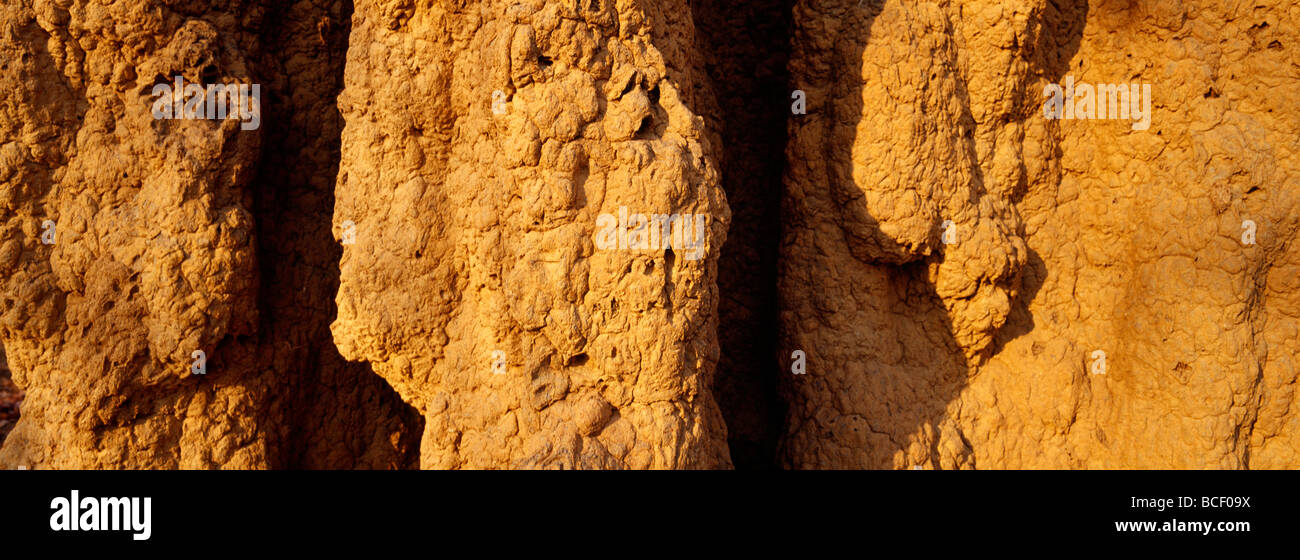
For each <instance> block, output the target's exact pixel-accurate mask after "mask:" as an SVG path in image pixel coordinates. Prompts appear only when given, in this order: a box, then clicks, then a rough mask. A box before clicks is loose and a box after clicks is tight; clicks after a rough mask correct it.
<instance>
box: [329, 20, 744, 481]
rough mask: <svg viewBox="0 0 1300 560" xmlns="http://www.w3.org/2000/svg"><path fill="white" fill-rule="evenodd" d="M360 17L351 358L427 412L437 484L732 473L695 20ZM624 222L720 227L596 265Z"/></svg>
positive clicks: (349, 280) (342, 290)
mask: <svg viewBox="0 0 1300 560" xmlns="http://www.w3.org/2000/svg"><path fill="white" fill-rule="evenodd" d="M356 10H357V12H356V17H355V19H354V26H353V29H352V39H351V44H352V47H351V49H350V50H349V54H348V64H347V72H346V76H345V82H346V83H345V87H344V91H343V93H342V95H341V96H340V97H339V108H340V110H341V111H342V113H343V117H344V119H345V121H346V122H347V126H346V127H345V128H344V131H343V159H342V163H341V166H340V170H339V179H338V186H337V188H336V196H337V204H336V206H335V209H334V217H335V223H336V224H338V225H340V226H342V225H343V224H345V223H347V222H351V224H354V225H355V231H354V234H355V239H354V243H352V244H350V245H346V246H345V250H344V254H343V261H342V263H341V270H342V273H341V277H342V279H341V283H340V286H339V293H338V306H339V316H338V319H337V320H336V321H335V323H334V325H333V330H334V340H335V342H336V343H337V344H338V347H339V349H340V350H341V351H342V353H343V355H344V356H346V357H347V358H349V359H353V360H365V361H367V362H370V363H371V364H373V365H374V367H375V372H376V373H378V374H379V375H380V376H382V377H383V378H384V379H385V380H387V381H388V382H389V383H391V384H392V385H393V387H394V388H396V390H397V391H398V393H400V394H401V395H402V398H403V399H404V400H406V401H407V402H409V403H411V404H412V406H414V407H416V408H417V409H419V410H420V412H421V413H422V414H423V415H424V417H425V428H424V434H423V437H422V438H421V447H420V465H421V466H422V467H425V468H453V467H473V468H487V467H512V468H538V467H577V468H624V467H627V468H696V467H698V468H716V467H725V466H729V465H730V464H731V463H730V459H729V456H728V451H727V446H726V432H725V427H724V425H723V420H722V417H721V415H720V413H719V410H718V407H717V405H716V404H715V401H714V400H713V398H712V396H711V390H712V378H713V370H714V367H715V364H716V363H717V360H718V344H717V339H716V334H715V333H716V329H717V324H716V317H717V312H716V308H717V288H716V275H717V259H718V255H719V253H720V248H721V247H722V244H723V241H724V239H725V235H726V231H727V224H728V222H729V213H728V207H727V204H726V200H725V195H724V194H723V191H722V188H721V187H720V186H719V176H718V168H717V163H716V155H715V149H716V145H717V142H718V140H717V139H716V137H713V138H711V137H710V135H709V134H707V131H708V129H707V127H706V126H705V120H704V118H703V117H702V116H701V115H700V112H699V111H701V108H702V107H708V106H709V104H710V103H711V102H712V101H711V94H710V92H709V91H708V88H707V87H706V84H707V77H706V75H705V73H704V72H703V70H702V64H701V57H700V55H699V53H698V52H697V51H696V49H695V41H694V37H693V35H692V34H693V29H694V26H693V25H692V23H691V18H690V9H689V6H688V5H687V3H686V2H684V1H675V2H674V1H668V2H612V1H610V0H593V1H589V2H588V1H584V2H542V1H540V0H537V1H531V2H527V1H525V2H514V1H509V2H507V1H487V2H474V3H467V4H461V3H432V4H420V5H410V4H404V3H399V2H371V1H362V2H358V3H357V5H356ZM494 109H495V110H494ZM624 207H626V208H627V211H628V212H630V213H633V214H635V213H644V214H651V213H654V214H674V213H676V214H692V215H696V214H700V215H703V216H705V217H706V222H705V227H706V228H707V231H706V232H704V233H705V235H703V236H702V239H701V241H702V246H701V248H700V249H699V250H698V251H699V252H698V253H695V254H692V253H691V252H690V251H683V250H681V249H673V250H663V249H662V248H656V249H654V250H646V251H634V250H604V249H600V248H598V247H597V246H596V245H595V244H594V241H593V240H595V239H596V237H597V235H598V231H597V221H598V217H599V215H600V214H609V215H614V216H617V215H619V213H620V209H621V208H624ZM342 233H345V232H341V234H342ZM340 239H342V236H341V237H340Z"/></svg>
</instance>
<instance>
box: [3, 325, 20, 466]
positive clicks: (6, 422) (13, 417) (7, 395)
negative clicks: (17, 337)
mask: <svg viewBox="0 0 1300 560" xmlns="http://www.w3.org/2000/svg"><path fill="white" fill-rule="evenodd" d="M22 402H23V390H22V389H19V388H18V386H17V385H15V384H14V381H13V378H12V377H11V376H10V374H9V362H8V360H6V359H5V351H4V347H0V445H4V442H5V436H8V435H9V432H10V431H11V430H13V429H14V424H17V423H18V415H19V411H18V409H19V406H20V405H21V404H22Z"/></svg>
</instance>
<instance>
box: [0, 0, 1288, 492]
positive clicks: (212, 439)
mask: <svg viewBox="0 0 1300 560" xmlns="http://www.w3.org/2000/svg"><path fill="white" fill-rule="evenodd" d="M1298 26H1300V10H1298V9H1297V8H1296V7H1295V6H1293V5H1292V3H1289V2H1284V1H1282V0H1258V1H1256V2H1250V3H1240V2H1237V3H1233V2H1215V1H1211V0H1182V1H1177V2H1156V1H1146V0H1142V1H1130V0H1091V1H1088V0H927V1H913V0H802V1H796V0H753V1H751V2H721V1H717V0H695V1H688V0H639V1H631V0H575V1H564V2H557V1H543V0H521V1H514V0H485V1H481V2H462V1H451V0H431V1H426V2H412V1H410V0H354V1H348V0H298V1H289V2H272V1H271V0H235V1H232V2H224V3H219V6H218V7H215V8H213V7H197V6H191V5H189V4H176V3H172V2H153V1H137V2H109V3H106V2H100V1H94V0H18V1H11V2H7V3H5V4H4V5H3V6H0V343H2V344H3V347H4V352H5V354H6V355H7V358H8V364H9V366H8V367H9V368H10V369H11V370H12V373H11V376H12V380H11V381H9V380H8V379H7V378H6V379H4V380H0V383H4V384H3V385H0V438H3V439H2V440H0V441H2V443H3V447H0V467H3V468H17V467H27V468H178V467H181V468H413V467H422V468H602V469H603V468H610V469H614V468H728V467H732V466H736V467H741V468H765V467H772V466H782V467H787V468H917V467H921V468H945V469H948V468H1297V467H1300V395H1297V393H1296V389H1295V388H1296V386H1297V378H1298V377H1300V370H1298V369H1297V368H1298V367H1300V365H1298V364H1300V341H1298V339H1300V248H1297V246H1296V244H1295V240H1296V239H1297V237H1298V236H1300V189H1298V188H1297V181H1298V180H1300V136H1297V133H1296V131H1297V130H1300V106H1297V104H1296V103H1295V102H1294V100H1293V99H1292V97H1291V94H1290V92H1291V90H1292V89H1294V88H1296V87H1297V86H1300V59H1297V54H1296V53H1297V52H1300V51H1297V50H1296V48H1297V45H1300V27H1298ZM178 80H179V83H181V84H194V85H196V86H199V87H206V86H215V85H218V84H243V85H246V86H251V85H256V86H258V88H259V89H257V90H254V91H257V92H260V93H258V94H257V102H258V105H257V110H256V112H255V117H256V118H255V119H253V120H251V121H250V120H249V119H246V118H243V117H242V116H241V117H239V118H229V119H216V118H191V117H192V116H193V115H186V114H185V113H184V111H183V110H178V111H177V113H176V114H175V115H170V116H167V117H159V115H158V109H159V103H158V94H157V91H159V88H162V89H164V90H165V89H167V88H168V87H172V86H173V85H174V84H176V83H178ZM1130 86H1132V87H1130ZM184 91H185V90H184V88H182V90H181V93H183V92H184ZM1053 92H1056V93H1057V94H1059V98H1055V97H1054V95H1055V94H1054V93H1053ZM243 99H244V100H245V101H247V100H249V99H251V98H249V97H244V98H243ZM1053 99H1056V101H1059V104H1057V105H1053V104H1052V100H1053ZM163 105H166V104H165V103H164V104H163ZM1053 107H1055V109H1053ZM1121 109H1123V110H1124V111H1123V112H1121ZM1058 110H1059V111H1058ZM1102 113H1105V116H1104V117H1102ZM250 115H251V114H250ZM254 121H255V122H254ZM19 399H23V400H22V403H21V409H20V407H19V405H18V404H17V401H18V400H19ZM19 412H21V416H19ZM15 419H17V422H16V423H14V420H15ZM9 430H12V431H11V432H10V433H9V434H8V436H7V437H5V436H4V433H5V432H6V431H9Z"/></svg>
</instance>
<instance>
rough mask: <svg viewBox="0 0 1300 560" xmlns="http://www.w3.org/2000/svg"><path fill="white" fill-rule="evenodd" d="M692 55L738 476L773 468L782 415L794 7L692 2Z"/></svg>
mask: <svg viewBox="0 0 1300 560" xmlns="http://www.w3.org/2000/svg"><path fill="white" fill-rule="evenodd" d="M691 6H692V12H693V16H694V19H695V26H696V40H697V42H698V46H699V49H698V50H699V52H701V53H702V54H703V56H705V58H706V68H707V70H708V74H709V77H710V79H711V82H712V85H713V91H714V96H715V97H716V99H717V106H718V111H717V114H714V115H709V125H710V126H711V127H712V128H713V129H714V130H717V131H719V132H720V133H721V139H722V146H721V157H722V185H723V189H724V190H725V191H726V193H727V203H728V205H730V207H731V228H730V230H729V231H728V234H727V242H726V245H725V246H724V247H723V249H722V256H721V258H720V260H719V262H718V292H719V302H718V344H719V346H720V350H721V352H720V354H721V357H720V358H719V362H718V369H717V373H716V374H715V377H714V395H715V397H716V398H717V400H718V404H719V406H720V407H721V409H722V415H723V418H724V419H725V420H726V423H727V443H728V445H729V446H730V449H731V459H732V462H733V463H734V464H735V466H736V468H738V469H770V468H775V467H776V464H777V463H776V446H777V440H778V439H779V437H780V435H781V431H782V426H781V424H782V422H783V419H784V416H785V411H784V407H783V405H782V404H781V401H780V400H779V399H778V397H777V379H778V378H777V376H778V375H780V373H781V371H783V370H782V367H783V366H782V362H781V360H780V359H779V358H780V357H779V356H777V355H775V354H774V353H773V352H774V349H775V348H777V325H778V316H777V297H778V294H777V253H778V250H779V244H780V239H781V229H780V227H781V226H780V224H781V221H780V207H781V195H782V192H784V187H783V181H782V176H783V173H784V167H785V140H786V120H787V119H788V118H789V116H790V103H791V101H790V89H789V81H790V80H789V72H788V70H787V68H786V62H787V61H788V58H789V38H790V33H791V30H792V27H791V18H792V10H793V7H794V1H793V0H754V1H751V2H726V1H721V0H703V1H699V2H692V3H691Z"/></svg>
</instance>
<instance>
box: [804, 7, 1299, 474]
mask: <svg viewBox="0 0 1300 560" xmlns="http://www.w3.org/2000/svg"><path fill="white" fill-rule="evenodd" d="M1178 4H1180V5H1178ZM1295 16H1296V13H1295V9H1294V7H1292V6H1290V5H1289V4H1288V3H1285V2H1257V3H1254V4H1253V5H1252V6H1251V7H1246V6H1245V5H1242V6H1239V7H1224V6H1222V5H1221V3H1218V2H1181V3H1160V2H1137V3H1133V2H1092V3H1091V5H1089V4H1088V3H1086V2H1083V1H1072V2H1047V1H1038V2H1030V1H1025V2H995V1H986V2H985V1H981V2H926V3H910V2H866V3H862V5H859V3H858V2H856V1H851V0H843V1H813V2H802V3H800V4H799V6H798V8H797V9H796V11H795V21H796V25H797V27H798V28H797V31H796V34H795V37H794V43H795V48H794V52H793V54H792V60H791V73H792V77H793V80H794V85H795V87H797V88H801V89H804V90H806V91H807V93H808V99H809V110H808V115H806V116H803V117H795V118H794V119H793V120H792V121H791V122H792V124H791V128H790V130H791V138H790V145H789V149H788V155H789V159H788V173H787V187H788V192H787V195H788V196H787V200H786V203H785V210H784V216H783V219H784V223H785V232H786V234H785V240H784V243H783V246H782V288H781V293H782V296H783V297H784V300H783V306H782V329H783V343H784V347H785V351H786V352H791V351H793V350H795V349H803V350H805V351H806V352H807V355H808V363H809V365H808V367H809V373H808V374H807V375H806V376H802V377H798V378H795V377H789V378H787V382H786V383H785V384H784V385H783V386H784V394H785V395H786V397H787V399H788V401H789V402H790V406H791V412H790V415H789V418H788V425H787V435H786V438H785V440H784V446H783V460H784V462H785V463H786V464H787V465H789V466H795V467H840V468H843V467H873V468H906V467H911V466H918V465H923V466H928V467H934V468H955V467H986V468H998V467H1012V468H1023V467H1031V468H1032V467H1037V468H1042V467H1051V468H1080V467H1111V468H1115V467H1150V468H1169V467H1177V468H1203V467H1216V468H1236V467H1260V468H1281V467H1295V466H1296V465H1297V464H1300V457H1298V456H1297V453H1298V450H1300V441H1297V439H1296V438H1298V437H1300V431H1298V430H1297V429H1296V428H1297V425H1296V422H1297V417H1296V413H1295V410H1294V408H1295V405H1296V404H1297V396H1296V393H1295V382H1296V378H1297V369H1296V367H1297V366H1296V358H1297V355H1298V354H1300V352H1298V351H1297V349H1298V346H1300V345H1298V344H1297V326H1298V324H1297V315H1298V313H1297V309H1298V308H1297V305H1296V303H1297V298H1298V297H1300V295H1298V293H1297V290H1296V287H1297V280H1296V279H1297V278H1300V251H1297V248H1296V247H1295V246H1294V244H1293V241H1294V240H1295V239H1296V234H1297V226H1298V225H1300V224H1298V218H1297V216H1298V215H1300V214H1298V213H1297V210H1300V209H1298V208H1297V197H1296V192H1297V190H1296V181H1297V179H1298V178H1300V175H1297V173H1298V172H1300V167H1298V165H1300V160H1297V152H1296V148H1297V136H1296V134H1295V131H1296V130H1297V125H1298V124H1300V122H1297V118H1298V117H1300V108H1297V106H1296V104H1295V103H1292V102H1290V101H1289V100H1288V97H1287V96H1286V95H1277V94H1276V93H1275V92H1276V91H1277V90H1275V89H1274V88H1276V87H1278V86H1280V85H1281V84H1287V85H1288V87H1289V86H1291V85H1295V84H1297V83H1300V75H1298V74H1300V66H1297V64H1296V58H1295V54H1294V53H1295V52H1296V51H1295V50H1294V45H1296V44H1297V42H1298V41H1300V36H1297V27H1296V17H1295ZM1283 45H1287V47H1285V48H1284V47H1283ZM1067 79H1073V80H1075V81H1078V82H1079V83H1097V84H1124V83H1139V84H1140V83H1146V84H1152V85H1153V90H1152V91H1153V93H1152V96H1153V98H1154V101H1153V103H1152V107H1153V111H1152V115H1151V122H1152V123H1153V124H1152V126H1151V127H1150V129H1149V130H1145V131H1138V130H1134V129H1133V128H1134V127H1133V126H1132V122H1131V121H1129V120H1049V119H1046V118H1045V117H1044V110H1043V108H1042V107H1043V103H1044V100H1045V97H1044V96H1043V92H1044V91H1045V88H1046V86H1047V84H1054V83H1065V82H1066V81H1067ZM1247 220H1249V221H1250V222H1253V224H1254V226H1253V227H1255V228H1257V239H1256V240H1255V241H1256V242H1255V243H1254V244H1248V243H1245V242H1243V235H1245V233H1246V230H1244V229H1243V224H1245V223H1246V221H1247ZM947 221H951V222H952V224H950V225H951V226H955V227H954V228H953V230H952V231H953V232H954V233H955V235H953V236H952V238H951V239H950V240H951V241H952V243H948V244H945V242H944V241H943V235H944V233H945V232H948V231H949V230H948V227H945V226H944V223H945V222H947Z"/></svg>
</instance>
